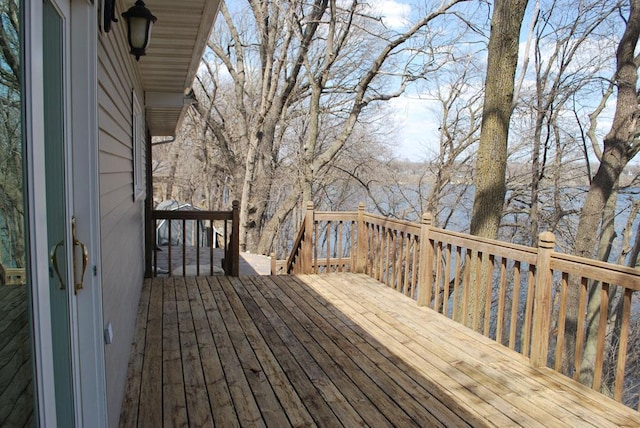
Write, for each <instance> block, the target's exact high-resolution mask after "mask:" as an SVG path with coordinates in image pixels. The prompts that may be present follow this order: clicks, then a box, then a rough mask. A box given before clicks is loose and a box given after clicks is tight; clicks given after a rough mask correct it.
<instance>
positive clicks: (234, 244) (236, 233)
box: [231, 201, 240, 276]
mask: <svg viewBox="0 0 640 428" xmlns="http://www.w3.org/2000/svg"><path fill="white" fill-rule="evenodd" d="M231 207H232V208H231V211H232V220H231V276H240V202H238V201H233V203H232V204H231Z"/></svg>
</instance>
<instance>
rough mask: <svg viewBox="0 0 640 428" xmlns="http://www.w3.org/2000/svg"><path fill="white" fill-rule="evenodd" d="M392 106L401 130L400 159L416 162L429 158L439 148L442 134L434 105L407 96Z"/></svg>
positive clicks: (398, 139)
mask: <svg viewBox="0 0 640 428" xmlns="http://www.w3.org/2000/svg"><path fill="white" fill-rule="evenodd" d="M389 103H390V106H391V109H392V111H393V120H394V121H395V122H396V126H397V129H398V133H397V137H396V139H397V143H398V145H397V147H396V149H395V153H396V155H397V156H399V157H401V158H405V159H408V160H413V161H420V160H423V159H425V158H427V157H429V155H430V154H431V153H432V152H433V151H434V150H436V149H437V147H438V138H439V134H440V133H439V131H438V126H439V124H438V119H437V117H436V116H435V114H434V112H433V109H434V107H435V105H434V101H433V100H429V99H421V98H416V97H409V96H406V95H405V96H401V97H398V98H394V99H393V100H391V101H390V102H389Z"/></svg>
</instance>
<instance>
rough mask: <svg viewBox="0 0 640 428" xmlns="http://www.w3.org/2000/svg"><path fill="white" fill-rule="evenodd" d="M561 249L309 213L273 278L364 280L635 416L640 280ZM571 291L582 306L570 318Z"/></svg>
mask: <svg viewBox="0 0 640 428" xmlns="http://www.w3.org/2000/svg"><path fill="white" fill-rule="evenodd" d="M554 244H555V237H554V235H553V234H551V233H549V232H545V233H542V234H541V235H540V238H539V242H538V247H537V248H531V247H525V246H522V245H516V244H510V243H506V242H501V241H497V240H491V239H484V238H479V237H476V236H472V235H467V234H462V233H456V232H451V231H447V230H444V229H439V228H435V227H433V226H432V224H431V217H430V215H429V214H425V215H424V216H423V218H422V222H421V224H418V223H411V222H405V221H400V220H393V219H387V218H384V217H380V216H377V215H372V214H368V213H365V212H364V206H363V205H360V207H359V209H358V211H357V212H316V211H314V210H313V205H311V204H310V205H308V206H307V210H306V213H305V220H304V223H303V227H302V228H301V231H300V234H299V235H298V239H297V240H296V241H295V246H294V249H293V251H292V254H291V256H290V257H289V258H288V260H287V263H286V265H285V264H284V263H282V262H277V261H275V260H274V261H273V262H272V270H273V272H272V273H279V272H278V271H280V273H305V274H309V273H331V272H340V271H352V272H357V273H365V274H367V275H369V276H371V277H373V278H375V279H377V280H379V281H381V282H383V283H384V284H386V285H387V286H389V287H391V288H393V289H395V290H397V291H399V292H401V293H403V294H405V295H407V296H410V297H412V298H414V299H416V300H417V303H418V304H419V305H421V306H428V307H430V308H431V309H433V310H436V311H438V312H439V313H441V314H444V315H445V316H447V317H449V318H452V319H454V320H456V321H458V322H460V323H462V324H465V325H467V326H469V327H470V328H473V329H475V330H477V331H479V332H480V333H482V334H484V335H485V336H487V337H490V338H491V339H493V340H495V341H496V342H498V343H500V344H503V345H505V346H508V347H510V348H511V349H513V350H516V351H517V352H520V353H521V354H523V355H525V356H527V357H529V359H530V362H531V364H532V365H534V366H536V367H539V366H549V367H551V368H552V369H554V370H557V371H559V372H563V373H565V374H566V375H568V376H571V377H573V378H574V379H576V380H580V381H582V382H583V383H587V384H588V385H589V386H590V387H591V388H593V389H595V390H598V391H601V392H603V393H606V394H607V395H610V396H612V397H614V398H615V399H616V400H618V401H622V402H625V404H627V405H630V406H632V407H634V408H638V407H637V406H638V392H639V391H640V370H638V371H634V370H633V369H634V367H630V366H629V365H628V364H627V363H628V361H629V360H630V358H632V357H633V359H634V361H635V359H636V358H638V357H637V354H635V355H632V354H633V353H634V352H635V353H640V349H632V344H631V343H630V333H631V329H632V327H633V326H634V325H635V326H637V325H640V321H639V318H640V303H638V301H637V294H638V293H637V291H638V290H640V270H637V269H632V268H627V267H624V266H620V265H614V264H610V263H603V262H598V261H594V260H590V259H586V258H581V257H575V256H571V255H567V254H561V253H557V252H555V251H554ZM571 287H576V288H577V289H576V288H574V289H573V290H574V295H577V296H579V298H578V301H577V302H573V306H574V307H575V308H577V310H575V311H574V316H573V317H571V316H569V315H568V314H569V313H570V311H569V310H568V308H569V302H568V296H569V295H571V294H570V292H569V291H570V289H571ZM634 296H636V300H634V299H633V298H634ZM614 302H619V305H617V306H615V308H617V309H616V310H617V316H616V318H615V319H614V320H613V321H612V320H611V319H610V318H609V317H608V316H607V315H608V312H609V311H610V308H611V307H614V305H613V303H614ZM598 308H599V311H598V310H597V309H598ZM589 309H591V310H589ZM575 314H578V315H575ZM589 314H591V315H589ZM593 314H596V315H595V316H594V315H593ZM568 326H575V328H574V329H569V328H568ZM574 330H575V331H574ZM639 340H640V336H638V337H636V341H639ZM635 346H636V348H637V347H638V344H637V343H636V344H635ZM594 349H595V351H594ZM590 355H593V358H590ZM569 356H570V357H571V358H570V359H569V358H568V357H569ZM585 373H586V375H585Z"/></svg>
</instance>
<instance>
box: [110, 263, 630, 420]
mask: <svg viewBox="0 0 640 428" xmlns="http://www.w3.org/2000/svg"><path fill="white" fill-rule="evenodd" d="M120 422H121V424H120V425H121V426H123V427H134V426H145V427H159V426H191V427H206V426H214V424H215V425H217V426H224V427H227V426H248V427H254V426H270V427H271V426H272V427H284V426H323V427H324V426H327V427H329V426H348V427H351V426H367V425H368V426H376V427H378V426H403V427H404V426H423V427H425V426H443V427H454V426H500V427H506V426H525V427H534V426H550V427H551V426H554V427H566V426H574V427H575V426H580V427H583V426H593V427H607V426H610V427H613V426H627V427H638V426H640V414H639V413H637V412H635V411H634V410H632V409H629V408H627V407H624V406H623V405H621V404H619V403H617V402H615V401H613V400H610V399H608V398H606V397H604V396H602V395H600V394H598V393H596V392H593V391H592V390H590V389H588V388H586V387H582V386H581V385H579V384H577V383H574V382H573V381H571V380H570V379H568V378H565V377H563V376H562V375H559V374H557V373H556V372H553V371H552V370H548V369H542V370H540V369H534V368H532V367H531V366H530V365H529V363H528V360H527V359H526V358H525V357H523V356H522V355H520V354H517V353H515V352H512V351H510V350H509V349H507V348H506V347H503V346H501V345H498V344H497V343H495V342H493V341H491V340H489V339H487V338H485V337H483V336H481V335H478V334H476V333H475V332H473V331H471V330H468V329H466V328H465V327H462V326H461V325H459V324H456V323H454V322H453V321H451V320H449V319H447V318H445V317H443V316H441V315H438V314H437V313H435V312H433V311H431V310H429V309H426V308H419V307H417V306H416V304H415V302H414V301H413V300H411V299H409V298H407V297H405V296H403V295H401V294H400V293H397V292H395V291H393V290H391V289H389V288H387V287H386V286H384V285H382V284H380V283H378V282H376V281H375V280H373V279H371V278H369V277H367V276H364V275H356V274H331V275H308V276H278V277H270V276H254V277H240V278H230V277H222V276H217V277H209V278H205V277H200V278H155V279H153V280H149V281H147V282H146V283H145V285H144V290H143V295H142V299H141V302H140V309H139V314H138V326H137V333H136V338H135V343H134V345H133V350H132V356H131V362H130V367H129V380H128V387H127V391H126V395H125V400H124V403H123V410H122V414H121V421H120Z"/></svg>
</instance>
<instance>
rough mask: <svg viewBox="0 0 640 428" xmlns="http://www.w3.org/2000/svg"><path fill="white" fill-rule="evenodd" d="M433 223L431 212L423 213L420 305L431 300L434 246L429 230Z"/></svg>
mask: <svg viewBox="0 0 640 428" xmlns="http://www.w3.org/2000/svg"><path fill="white" fill-rule="evenodd" d="M432 223H433V220H432V217H431V213H424V214H422V223H421V224H420V258H419V260H418V266H419V267H418V306H427V305H429V303H430V302H431V286H432V284H431V282H432V281H433V272H432V267H433V247H432V246H431V243H430V242H429V230H430V229H431V225H432Z"/></svg>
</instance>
